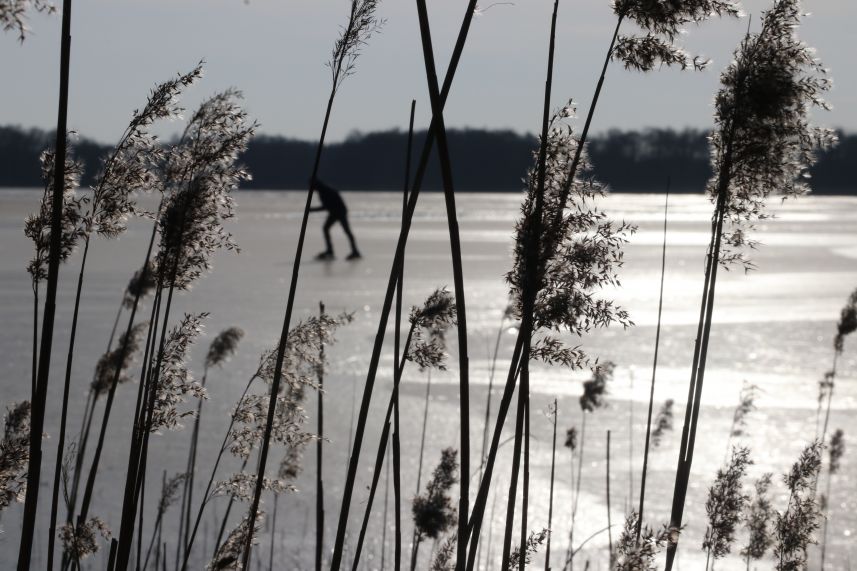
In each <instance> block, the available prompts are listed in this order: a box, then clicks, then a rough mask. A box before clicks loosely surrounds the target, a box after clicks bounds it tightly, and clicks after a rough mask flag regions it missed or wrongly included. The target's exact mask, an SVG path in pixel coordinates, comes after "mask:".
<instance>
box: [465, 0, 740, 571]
mask: <svg viewBox="0 0 857 571" xmlns="http://www.w3.org/2000/svg"><path fill="white" fill-rule="evenodd" d="M613 10H614V12H615V13H616V15H617V23H616V28H615V30H614V32H613V35H612V38H611V40H610V45H609V48H608V50H607V54H606V57H605V60H604V64H603V66H602V70H601V75H600V78H599V80H598V83H597V85H596V89H595V95H594V97H593V101H592V104H591V105H590V108H589V111H588V113H587V117H586V121H585V123H584V126H583V130H582V132H581V135H580V137H579V139H578V138H573V137H572V136H571V134H570V133H569V134H568V136H567V137H565V140H566V143H565V146H564V148H563V147H560V148H552V152H551V153H548V156H549V157H551V162H552V163H553V165H552V166H553V169H554V172H553V173H549V178H550V181H551V184H553V185H556V186H557V187H558V188H556V189H555V190H554V191H553V192H554V193H555V196H554V197H552V198H551V200H552V201H553V202H554V203H555V204H553V208H551V209H549V210H550V212H549V213H546V214H545V221H546V222H545V223H544V224H542V225H541V227H542V228H543V229H544V230H548V231H550V235H547V236H540V237H539V241H540V242H537V243H535V244H531V243H529V242H528V241H523V240H521V237H522V233H521V232H520V228H519V232H518V235H517V236H516V248H521V249H526V250H528V252H529V253H530V254H532V253H533V252H539V254H538V255H537V258H540V261H539V265H538V269H539V270H541V271H540V272H537V274H538V275H534V276H529V279H530V280H531V283H532V287H524V283H523V281H522V280H521V279H520V278H522V277H525V276H527V273H528V272H527V271H524V272H523V274H521V271H520V268H517V269H516V272H517V273H518V276H517V277H518V278H519V279H518V280H517V283H516V282H515V280H513V279H510V282H512V283H513V289H515V290H516V292H517V293H518V294H519V295H521V296H522V297H523V299H522V300H520V301H518V302H517V303H518V304H519V307H518V314H519V316H520V317H521V318H522V326H521V328H520V330H519V335H518V341H517V343H516V348H515V353H514V355H513V359H512V363H511V364H510V367H509V374H508V376H507V383H506V387H505V389H504V394H503V397H502V398H501V401H500V409H499V411H498V420H497V425H496V428H495V431H494V436H493V438H492V445H491V450H490V451H489V455H488V461H487V463H486V464H487V467H488V470H487V471H486V472H487V474H488V478H487V479H486V478H483V480H482V482H481V484H480V489H479V493H478V494H477V498H476V503H475V506H474V508H473V515H472V518H475V524H472V525H471V529H472V530H475V531H476V534H475V540H473V541H472V545H471V551H473V554H472V555H471V556H470V558H469V559H470V561H469V564H468V569H469V570H470V569H472V568H473V561H474V558H475V551H476V550H475V549H474V547H473V546H474V545H475V544H477V543H478V537H479V535H478V530H479V526H480V524H481V519H482V517H483V516H484V512H485V503H486V501H487V494H488V488H489V487H490V474H491V472H492V471H493V465H494V462H495V459H496V453H497V446H498V445H499V439H500V431H501V430H502V427H503V425H504V423H505V417H506V414H507V412H508V408H509V405H510V403H511V398H512V394H513V393H514V389H515V381H516V379H517V370H518V360H519V358H520V351H521V348H522V347H523V341H524V339H526V338H527V337H529V336H531V334H532V332H533V331H535V330H536V329H538V328H539V327H543V326H544V325H545V320H541V321H540V319H539V318H538V317H535V316H532V315H531V316H530V317H528V316H527V312H525V311H522V309H526V306H527V305H531V306H533V307H535V304H536V300H537V299H538V301H539V303H540V304H543V303H544V301H545V299H551V297H552V296H551V294H550V293H545V292H543V291H542V290H543V289H549V290H550V289H553V284H544V283H543V280H544V277H543V274H544V270H542V268H547V267H549V266H550V261H549V260H550V258H551V257H552V256H556V252H557V248H561V244H563V243H564V242H565V239H566V238H567V234H566V232H565V230H567V228H568V224H569V223H568V221H566V220H564V217H565V211H566V207H568V206H570V205H569V199H570V198H573V197H578V198H579V196H580V193H579V190H580V186H579V184H578V183H579V178H578V176H577V175H578V170H582V171H586V170H587V168H588V161H587V160H586V158H585V155H584V147H585V143H586V139H587V136H588V133H589V128H590V126H591V123H592V118H593V115H594V112H595V108H596V106H597V102H598V99H599V97H600V94H601V90H602V87H603V84H604V79H605V76H606V72H607V67H608V65H609V63H610V61H612V60H613V59H620V60H621V61H623V62H624V64H625V67H626V68H629V69H636V70H639V71H651V70H652V69H655V68H656V67H660V66H662V65H663V66H677V67H681V68H682V69H702V68H704V67H705V65H706V63H707V62H705V61H703V60H701V59H700V58H698V57H691V56H690V55H688V54H687V53H686V52H684V50H682V49H681V48H679V47H678V46H676V45H675V43H674V40H675V38H676V36H677V35H678V34H679V32H680V29H681V27H682V26H683V25H685V24H687V23H690V22H695V23H699V22H702V21H703V20H705V19H707V18H709V17H711V16H714V15H717V16H720V15H737V14H738V11H737V8H735V6H734V5H733V4H731V3H730V2H723V1H719V0H712V1H709V0H688V1H685V2H674V3H671V4H670V5H669V6H665V5H663V4H660V3H656V4H655V3H651V2H643V1H638V0H623V1H617V2H614V3H613ZM626 19H628V20H631V21H634V22H636V23H637V24H638V25H639V26H640V27H641V28H642V29H643V30H644V31H646V32H647V34H646V36H644V37H629V36H621V37H620V35H619V31H620V28H621V25H622V23H623V21H625V20H626ZM567 109H568V110H571V109H572V106H571V105H569V106H568V107H567ZM560 139H562V137H560ZM566 157H567V158H566ZM549 170H550V169H549ZM531 178H532V179H535V178H536V177H531ZM530 192H532V191H530ZM527 200H528V202H526V203H525V204H527V206H531V205H532V203H533V202H532V198H528V199H527ZM572 202H574V200H572ZM530 213H531V210H527V208H525V209H524V216H525V217H526V216H528V215H530ZM531 225H532V222H530V224H524V225H523V226H524V227H527V226H531ZM622 230H624V228H620V229H619V231H617V233H618V234H622ZM611 234H612V233H611ZM524 246H526V247H527V248H524ZM560 259H561V258H560ZM530 266H531V269H530V270H528V271H529V272H535V271H536V269H537V268H536V267H532V266H533V264H530ZM551 269H555V266H554V268H551ZM601 269H602V270H605V269H606V268H604V267H602V268H601ZM606 273H608V274H609V270H608V271H607V272H606ZM559 281H562V280H559ZM580 281H581V282H583V283H586V284H587V287H588V289H597V288H598V284H599V282H598V281H597V280H596V281H595V282H592V281H587V280H586V279H583V278H581V279H580ZM523 300H526V301H527V303H526V304H524V303H522V302H523ZM608 307H609V304H608ZM529 313H533V311H531V312H529ZM582 313H584V314H585V313H586V311H585V310H584V311H583V312H582ZM565 321H566V322H567V323H566V324H565V325H566V326H568V325H569V324H571V326H570V327H569V329H571V331H572V333H575V332H578V333H579V331H575V330H576V329H577V328H576V327H575V326H574V324H575V323H581V322H583V323H587V324H589V325H590V326H591V325H593V324H597V325H598V326H604V325H607V324H608V323H609V322H610V321H611V320H609V319H608V320H598V319H594V320H584V319H577V318H575V317H572V316H569V317H568V318H567V319H566V320H565ZM472 518H471V519H472Z"/></svg>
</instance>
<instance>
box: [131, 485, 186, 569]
mask: <svg viewBox="0 0 857 571" xmlns="http://www.w3.org/2000/svg"><path fill="white" fill-rule="evenodd" d="M164 477H165V478H166V473H165V474H164ZM186 481H187V474H176V475H175V476H173V477H172V478H170V479H169V480H164V485H163V489H162V490H161V497H160V499H159V500H158V509H157V515H156V516H155V525H154V527H153V528H152V539H150V540H149V548H148V549H147V550H146V558H145V560H144V561H143V569H146V568H148V566H149V556H150V555H151V553H152V547H153V546H154V544H155V540H156V539H157V538H159V537H160V535H161V529H162V528H163V523H164V514H166V513H167V510H168V509H170V507H171V506H172V505H173V504H174V503H175V502H176V500H177V499H179V496H180V493H181V488H182V487H183V486H184V484H185V482H186ZM139 533H143V530H142V529H141V530H139ZM180 539H181V536H179V540H180ZM160 543H161V542H160V541H159V542H158V554H160ZM179 544H181V541H179ZM166 556H167V554H166V553H164V559H166ZM158 560H159V557H158V556H157V555H156V557H155V568H156V569H157V567H158Z"/></svg>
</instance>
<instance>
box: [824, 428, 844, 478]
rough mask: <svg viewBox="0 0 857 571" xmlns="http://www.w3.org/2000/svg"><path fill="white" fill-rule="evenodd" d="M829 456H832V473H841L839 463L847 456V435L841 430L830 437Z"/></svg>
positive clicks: (838, 429) (837, 430)
mask: <svg viewBox="0 0 857 571" xmlns="http://www.w3.org/2000/svg"><path fill="white" fill-rule="evenodd" d="M828 454H830V473H831V474H835V473H837V472H838V471H839V467H840V464H839V463H840V461H841V460H842V456H843V455H844V454H845V433H844V432H843V431H842V429H841V428H837V429H836V432H834V433H833V434H832V435H831V436H830V448H829V449H828Z"/></svg>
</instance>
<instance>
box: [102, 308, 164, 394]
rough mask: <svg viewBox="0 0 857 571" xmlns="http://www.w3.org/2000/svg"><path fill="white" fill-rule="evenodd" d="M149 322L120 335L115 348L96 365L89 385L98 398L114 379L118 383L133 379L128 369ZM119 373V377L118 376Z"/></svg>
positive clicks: (107, 389)
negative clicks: (127, 333)
mask: <svg viewBox="0 0 857 571" xmlns="http://www.w3.org/2000/svg"><path fill="white" fill-rule="evenodd" d="M148 327H149V323H148V322H146V321H144V322H142V323H138V324H137V325H135V326H134V327H132V328H131V332H130V335H126V334H125V333H123V334H122V336H121V337H119V343H118V345H117V346H116V348H115V349H111V350H110V351H107V352H106V353H104V354H103V355H102V356H101V357H100V358H99V359H98V363H96V365H95V374H94V375H93V376H92V382H91V383H90V385H89V388H90V390H91V391H92V393H93V395H94V396H95V398H96V399H97V398H98V397H100V396H102V395H104V394H106V393H107V391H109V390H110V386H111V385H112V384H113V382H114V379H116V382H117V383H118V384H124V383H127V382H129V381H130V380H131V377H130V376H129V375H128V369H129V368H130V367H131V364H132V363H133V362H134V356H135V355H136V354H137V352H138V351H139V350H140V345H141V343H142V340H143V335H145V334H146V331H147V330H148ZM117 373H118V377H117Z"/></svg>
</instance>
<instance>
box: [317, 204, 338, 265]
mask: <svg viewBox="0 0 857 571" xmlns="http://www.w3.org/2000/svg"><path fill="white" fill-rule="evenodd" d="M334 222H336V219H335V218H334V217H333V216H332V215H330V214H328V215H327V219H326V220H325V221H324V226H322V230H323V232H324V244H325V246H326V249H325V251H324V252H322V253H321V254H319V255H318V256H317V257H318V258H320V259H325V258H332V257H333V243H332V242H331V241H330V228H331V226H333V224H334Z"/></svg>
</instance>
